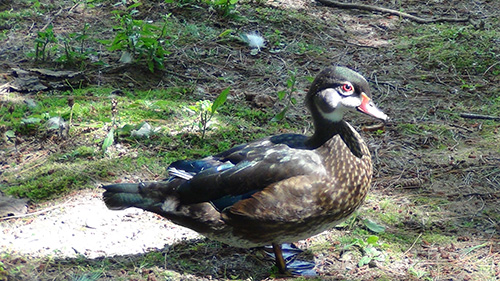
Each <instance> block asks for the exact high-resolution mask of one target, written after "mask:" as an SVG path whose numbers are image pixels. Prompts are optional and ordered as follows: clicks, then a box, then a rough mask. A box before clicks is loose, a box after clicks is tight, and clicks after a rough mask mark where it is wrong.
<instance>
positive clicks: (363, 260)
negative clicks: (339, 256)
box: [358, 256, 372, 267]
mask: <svg viewBox="0 0 500 281" xmlns="http://www.w3.org/2000/svg"><path fill="white" fill-rule="evenodd" d="M371 261H372V258H371V257H368V256H363V257H362V258H361V259H360V260H359V262H358V266H359V267H362V266H363V265H366V264H369V263H370V262H371Z"/></svg>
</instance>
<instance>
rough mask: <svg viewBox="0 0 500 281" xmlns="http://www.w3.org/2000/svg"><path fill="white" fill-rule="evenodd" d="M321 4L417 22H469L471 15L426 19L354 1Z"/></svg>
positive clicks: (325, 0)
mask: <svg viewBox="0 0 500 281" xmlns="http://www.w3.org/2000/svg"><path fill="white" fill-rule="evenodd" d="M317 1H318V2H320V3H321V4H323V5H325V6H329V7H337V8H341V9H357V10H364V11H370V12H382V13H388V14H391V15H397V16H400V17H403V18H407V19H409V20H412V21H415V22H417V23H434V22H467V21H469V20H470V16H469V17H467V18H436V19H424V18H421V17H417V16H414V15H410V14H408V13H404V12H400V11H396V10H392V9H387V8H381V7H377V6H371V5H364V4H354V3H342V2H338V1H333V0H317Z"/></svg>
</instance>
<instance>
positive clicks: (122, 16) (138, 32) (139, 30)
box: [99, 3, 170, 72]
mask: <svg viewBox="0 0 500 281" xmlns="http://www.w3.org/2000/svg"><path fill="white" fill-rule="evenodd" d="M140 5H141V3H135V4H133V5H130V6H129V7H127V9H126V11H125V12H124V11H119V10H115V11H113V12H112V13H113V14H115V18H116V19H117V20H118V22H119V25H116V26H114V27H113V29H114V30H115V31H116V34H115V37H114V39H113V40H100V41H99V42H101V43H103V44H106V45H109V48H108V50H110V51H117V50H119V51H122V55H121V58H120V61H121V62H123V63H130V62H132V61H133V60H134V59H135V58H137V59H138V60H140V59H145V61H146V64H147V66H148V69H149V70H150V71H151V72H154V70H155V69H163V68H164V65H163V62H164V57H165V56H166V55H169V54H170V52H169V51H168V50H167V46H168V45H169V42H168V40H166V38H165V37H166V36H165V34H166V31H167V25H168V20H167V19H168V17H169V15H167V16H165V17H164V23H163V26H162V27H161V28H160V27H158V26H155V25H153V24H151V23H148V22H146V21H144V20H137V19H134V18H133V16H134V15H136V14H137V13H138V10H137V9H136V8H137V7H138V6H140Z"/></svg>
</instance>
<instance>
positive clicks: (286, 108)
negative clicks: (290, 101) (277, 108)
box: [271, 107, 288, 122]
mask: <svg viewBox="0 0 500 281" xmlns="http://www.w3.org/2000/svg"><path fill="white" fill-rule="evenodd" d="M287 111H288V107H285V108H284V109H283V110H282V111H281V112H280V113H278V114H277V115H276V116H274V117H273V119H271V122H278V121H281V120H283V118H285V114H286V112H287Z"/></svg>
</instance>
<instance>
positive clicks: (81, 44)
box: [56, 23, 95, 67]
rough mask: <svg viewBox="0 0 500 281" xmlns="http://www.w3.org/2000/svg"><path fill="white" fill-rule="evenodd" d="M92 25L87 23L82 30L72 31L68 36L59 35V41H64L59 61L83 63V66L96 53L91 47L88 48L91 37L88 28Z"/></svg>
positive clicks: (69, 63) (72, 63)
mask: <svg viewBox="0 0 500 281" xmlns="http://www.w3.org/2000/svg"><path fill="white" fill-rule="evenodd" d="M89 27H90V25H89V24H88V23H85V24H84V26H83V30H82V31H81V32H72V33H70V34H68V35H67V36H58V37H57V39H58V40H59V42H62V43H63V47H62V55H60V56H59V57H58V58H57V60H56V61H57V62H60V63H63V64H67V65H70V66H74V65H76V64H79V63H81V67H83V66H84V64H83V62H85V61H86V60H87V59H88V58H89V56H90V55H92V54H95V52H94V51H92V50H91V49H88V48H86V42H87V40H88V38H89V35H88V29H89Z"/></svg>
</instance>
